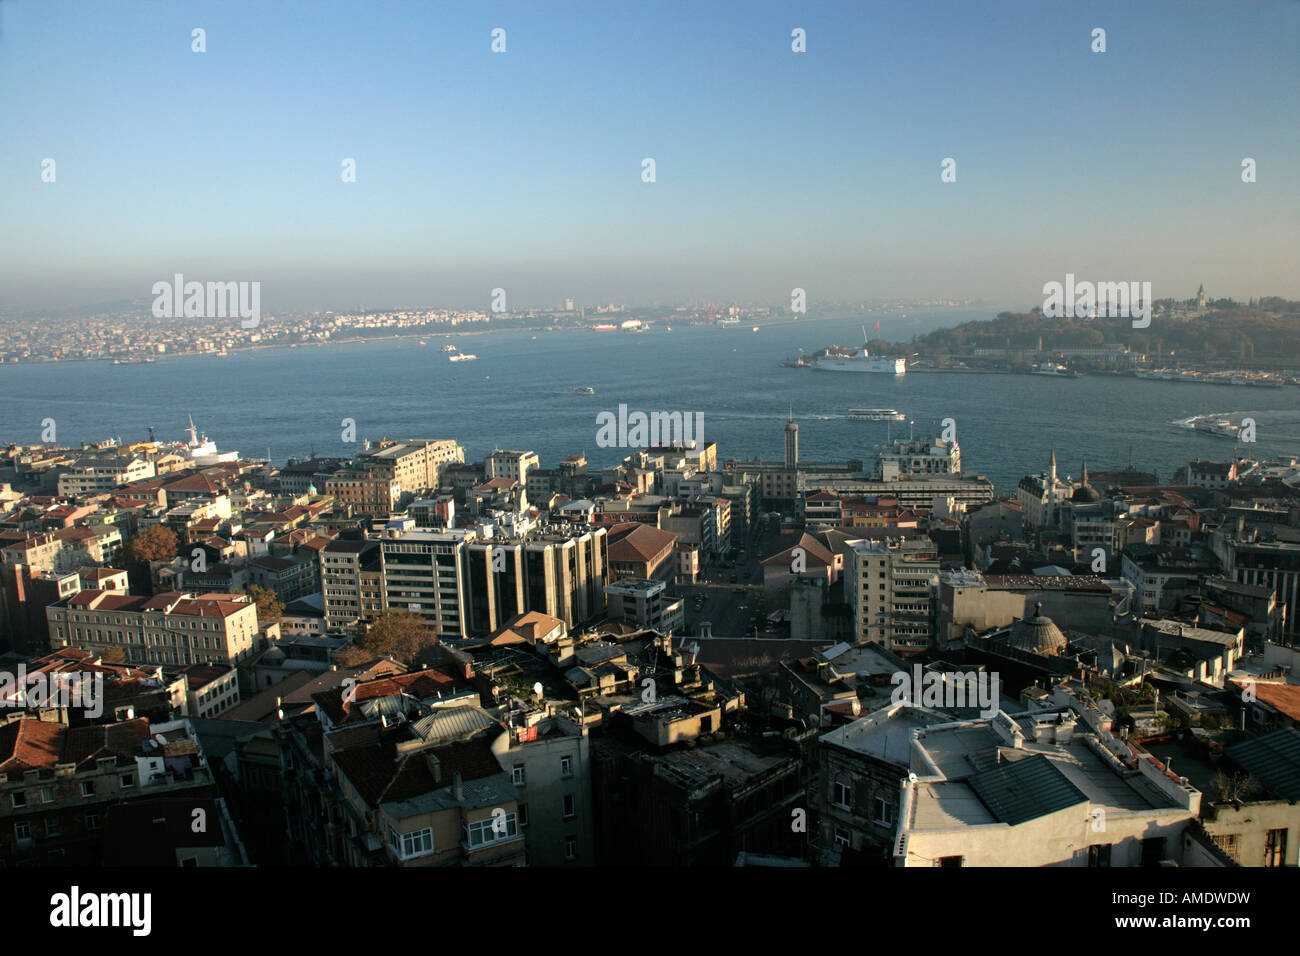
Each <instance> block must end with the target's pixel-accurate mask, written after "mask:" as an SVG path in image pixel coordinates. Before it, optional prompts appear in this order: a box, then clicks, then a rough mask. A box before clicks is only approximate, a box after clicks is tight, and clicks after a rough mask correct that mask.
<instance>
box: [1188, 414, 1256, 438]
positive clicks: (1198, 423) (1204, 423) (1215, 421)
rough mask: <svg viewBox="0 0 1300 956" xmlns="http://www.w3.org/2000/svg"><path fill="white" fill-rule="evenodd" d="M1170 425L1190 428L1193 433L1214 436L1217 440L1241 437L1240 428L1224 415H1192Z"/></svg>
mask: <svg viewBox="0 0 1300 956" xmlns="http://www.w3.org/2000/svg"><path fill="white" fill-rule="evenodd" d="M1171 424H1174V425H1177V426H1178V427H1179V428H1190V429H1192V430H1193V431H1198V432H1203V433H1205V434H1207V435H1214V436H1216V437H1218V438H1233V439H1236V438H1239V437H1240V436H1241V426H1240V425H1238V424H1236V423H1235V422H1233V421H1232V419H1230V418H1228V417H1227V416H1225V415H1194V416H1193V417H1191V418H1183V419H1180V420H1179V421H1176V422H1172V423H1171Z"/></svg>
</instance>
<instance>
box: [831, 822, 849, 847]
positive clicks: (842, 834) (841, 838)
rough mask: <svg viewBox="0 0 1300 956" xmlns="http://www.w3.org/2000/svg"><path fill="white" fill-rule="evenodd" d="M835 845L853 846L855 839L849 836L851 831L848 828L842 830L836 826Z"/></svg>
mask: <svg viewBox="0 0 1300 956" xmlns="http://www.w3.org/2000/svg"><path fill="white" fill-rule="evenodd" d="M835 845H836V846H852V845H853V841H852V839H850V837H849V831H848V830H841V829H840V828H839V827H836V828H835Z"/></svg>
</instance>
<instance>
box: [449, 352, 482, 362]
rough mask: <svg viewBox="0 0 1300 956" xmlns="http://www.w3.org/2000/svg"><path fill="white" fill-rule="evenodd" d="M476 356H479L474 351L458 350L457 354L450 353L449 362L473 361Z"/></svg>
mask: <svg viewBox="0 0 1300 956" xmlns="http://www.w3.org/2000/svg"><path fill="white" fill-rule="evenodd" d="M476 358H478V356H477V355H475V354H474V353H473V352H457V353H456V354H455V355H448V356H447V361H448V362H472V361H474V360H475V359H476Z"/></svg>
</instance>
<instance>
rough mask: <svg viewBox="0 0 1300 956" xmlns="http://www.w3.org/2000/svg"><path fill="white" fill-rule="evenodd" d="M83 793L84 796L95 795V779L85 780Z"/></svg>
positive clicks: (82, 786)
mask: <svg viewBox="0 0 1300 956" xmlns="http://www.w3.org/2000/svg"><path fill="white" fill-rule="evenodd" d="M81 795H82V796H83V797H93V796H94V795H95V781H93V780H85V781H83V782H82V784H81Z"/></svg>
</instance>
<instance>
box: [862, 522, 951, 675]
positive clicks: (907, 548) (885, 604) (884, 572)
mask: <svg viewBox="0 0 1300 956" xmlns="http://www.w3.org/2000/svg"><path fill="white" fill-rule="evenodd" d="M938 582H939V553H938V551H937V549H936V548H935V546H934V542H932V541H930V540H928V539H926V538H902V539H900V538H883V539H880V540H877V541H856V542H854V543H853V545H852V547H851V548H849V549H848V550H846V551H845V552H844V597H845V599H846V600H847V601H848V604H849V607H850V608H851V609H852V610H853V625H854V634H855V635H856V638H857V641H858V642H859V643H868V642H874V643H877V644H884V645H885V647H887V648H888V649H889V650H891V651H893V652H894V653H896V654H914V653H918V652H920V651H924V650H925V649H926V648H928V647H929V646H930V640H931V638H932V636H933V634H934V625H933V621H934V610H935V590H936V586H937V585H938Z"/></svg>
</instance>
